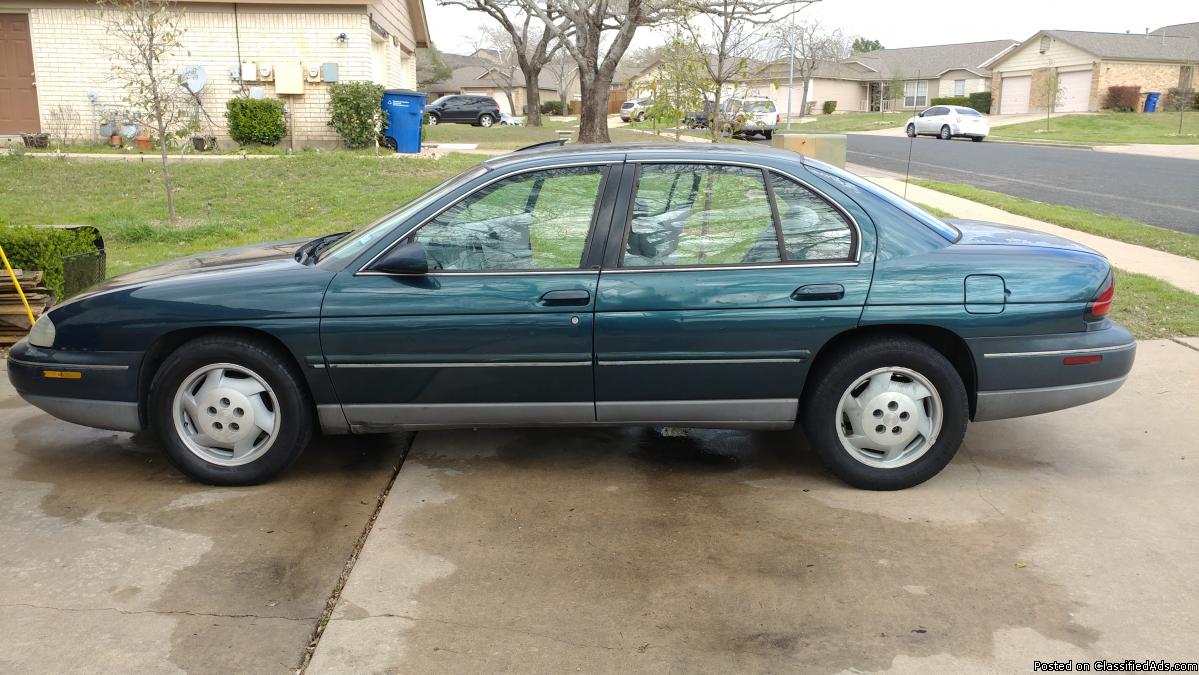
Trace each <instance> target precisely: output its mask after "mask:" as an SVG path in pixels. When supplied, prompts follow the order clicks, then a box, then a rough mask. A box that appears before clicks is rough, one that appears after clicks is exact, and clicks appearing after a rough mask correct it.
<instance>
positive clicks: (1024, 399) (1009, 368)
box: [966, 323, 1137, 422]
mask: <svg viewBox="0 0 1199 675" xmlns="http://www.w3.org/2000/svg"><path fill="white" fill-rule="evenodd" d="M966 343H967V345H968V346H969V347H970V351H971V353H972V354H973V356H974V363H975V366H976V372H977V376H978V400H977V405H976V407H975V412H974V421H976V422H981V421H985V420H999V419H1006V418H1009V417H1024V416H1026V415H1039V414H1041V413H1047V412H1053V411H1055V410H1062V409H1065V408H1072V407H1074V406H1079V405H1083V404H1084V403H1090V402H1092V401H1098V400H1099V399H1101V398H1105V397H1107V396H1110V395H1111V394H1113V393H1115V391H1116V390H1117V389H1119V388H1120V387H1121V385H1123V384H1124V381H1125V379H1126V378H1127V377H1128V373H1129V371H1130V370H1132V364H1133V361H1134V360H1135V358H1136V351H1137V345H1136V341H1135V340H1133V337H1132V334H1130V333H1129V332H1128V331H1127V330H1125V329H1124V327H1123V326H1120V325H1119V324H1115V323H1112V324H1110V325H1109V326H1108V327H1107V328H1104V329H1102V330H1095V331H1088V332H1082V333H1064V334H1058V335H1038V336H1032V337H1003V338H973V339H967V340H966Z"/></svg>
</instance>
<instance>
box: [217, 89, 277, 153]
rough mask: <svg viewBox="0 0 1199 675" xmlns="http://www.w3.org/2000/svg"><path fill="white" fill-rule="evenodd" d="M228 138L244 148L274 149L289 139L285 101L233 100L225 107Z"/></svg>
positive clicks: (268, 99)
mask: <svg viewBox="0 0 1199 675" xmlns="http://www.w3.org/2000/svg"><path fill="white" fill-rule="evenodd" d="M225 119H226V120H227V121H228V122H229V136H231V137H232V138H233V140H235V141H237V142H238V143H240V144H241V145H249V144H250V143H259V144H261V145H275V144H277V143H278V142H279V141H281V140H283V137H284V136H286V135H287V123H286V122H285V121H284V120H283V101H280V100H278V99H273V98H261V99H255V98H231V99H229V101H228V102H227V103H226V104H225Z"/></svg>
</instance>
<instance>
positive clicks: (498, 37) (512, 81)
mask: <svg viewBox="0 0 1199 675" xmlns="http://www.w3.org/2000/svg"><path fill="white" fill-rule="evenodd" d="M480 28H481V30H482V32H483V38H482V40H481V41H480V42H479V43H477V44H476V45H475V51H478V50H480V49H487V50H489V51H492V52H494V53H495V54H496V59H495V61H494V62H491V63H488V64H487V66H486V68H487V79H488V80H490V81H491V83H492V84H493V85H495V86H496V87H499V88H500V89H503V90H504V96H505V97H506V98H507V99H508V110H510V111H512V114H513V115H519V114H520V111H519V110H517V109H516V74H517V73H519V72H520V63H519V61H518V59H517V57H516V47H515V46H514V45H513V44H512V41H511V40H510V39H509V36H508V34H507V32H505V31H504V30H503V29H502V28H495V27H480Z"/></svg>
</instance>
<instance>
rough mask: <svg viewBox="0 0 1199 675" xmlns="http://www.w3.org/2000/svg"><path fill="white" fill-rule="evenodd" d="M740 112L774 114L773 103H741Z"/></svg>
mask: <svg viewBox="0 0 1199 675" xmlns="http://www.w3.org/2000/svg"><path fill="white" fill-rule="evenodd" d="M741 112H746V113H756V112H776V109H775V107H774V101H742V102H741Z"/></svg>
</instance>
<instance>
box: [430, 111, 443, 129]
mask: <svg viewBox="0 0 1199 675" xmlns="http://www.w3.org/2000/svg"><path fill="white" fill-rule="evenodd" d="M440 123H441V120H440V119H439V118H438V117H437V115H434V114H433V113H429V126H431V127H435V126H437V125H438V124H440Z"/></svg>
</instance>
